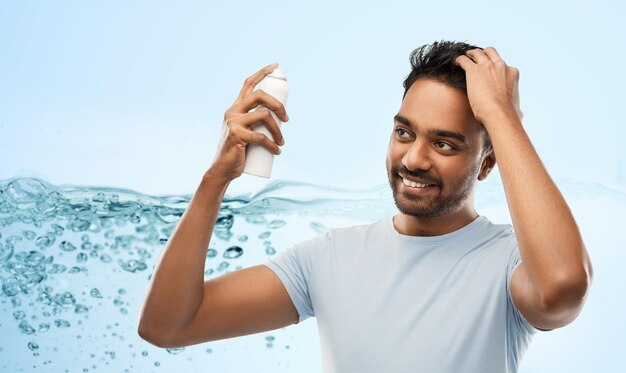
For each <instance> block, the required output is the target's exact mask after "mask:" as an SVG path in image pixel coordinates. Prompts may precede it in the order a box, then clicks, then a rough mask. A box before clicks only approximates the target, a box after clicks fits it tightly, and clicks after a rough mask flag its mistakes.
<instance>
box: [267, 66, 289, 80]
mask: <svg viewBox="0 0 626 373" xmlns="http://www.w3.org/2000/svg"><path fill="white" fill-rule="evenodd" d="M267 76H269V77H272V78H276V79H281V80H285V81H286V80H287V77H286V76H285V73H284V72H283V70H282V69H281V68H280V67H277V68H275V69H274V71H272V72H271V73H269V74H267Z"/></svg>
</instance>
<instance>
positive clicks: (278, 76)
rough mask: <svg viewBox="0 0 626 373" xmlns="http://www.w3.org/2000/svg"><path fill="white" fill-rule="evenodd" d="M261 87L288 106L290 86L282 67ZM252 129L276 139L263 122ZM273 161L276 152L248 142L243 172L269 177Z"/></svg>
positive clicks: (268, 76) (267, 78)
mask: <svg viewBox="0 0 626 373" xmlns="http://www.w3.org/2000/svg"><path fill="white" fill-rule="evenodd" d="M259 89H261V90H263V92H265V93H267V94H269V95H270V96H273V97H274V98H276V99H277V100H278V101H280V102H281V103H282V104H283V106H286V104H287V95H288V93H289V87H288V86H287V78H286V77H285V73H284V72H283V71H282V70H281V69H280V68H276V69H274V71H272V72H271V73H270V74H268V75H266V76H265V78H264V79H263V80H262V81H261V82H260V83H259ZM254 110H255V111H258V110H269V109H268V108H267V107H265V106H264V105H259V106H258V107H257V108H256V109H254ZM270 114H271V115H272V118H274V120H275V121H276V123H277V124H278V127H280V126H281V124H282V122H281V121H280V119H278V116H276V113H274V112H273V111H270ZM251 130H253V131H255V132H259V133H262V134H264V135H265V136H267V137H269V138H270V139H272V140H274V138H273V137H272V135H271V134H270V132H269V131H268V130H267V128H266V127H265V125H263V124H258V125H256V126H254V127H252V128H251ZM273 163H274V154H273V153H272V152H270V151H269V150H267V149H266V148H265V147H263V146H262V145H260V144H248V145H247V146H246V161H245V163H244V168H243V172H245V173H247V174H250V175H256V176H261V177H265V178H269V177H270V175H271V173H272V164H273Z"/></svg>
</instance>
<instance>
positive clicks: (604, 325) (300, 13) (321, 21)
mask: <svg viewBox="0 0 626 373" xmlns="http://www.w3.org/2000/svg"><path fill="white" fill-rule="evenodd" d="M624 10H625V9H624V7H623V5H621V4H620V3H617V2H609V1H594V2H591V1H588V2H582V1H552V2H546V1H541V2H534V1H525V2H515V3H512V2H496V1H493V2H489V1H447V2H445V4H444V3H437V2H431V1H428V2H426V1H423V2H418V1H385V2H384V5H381V4H380V2H373V3H371V4H370V3H368V2H363V1H358V2H357V1H345V2H341V3H340V2H333V1H308V2H303V1H300V2H296V1H291V2H288V1H246V2H243V1H228V2H221V3H213V2H201V1H197V2H194V1H177V2H164V1H133V2H128V1H89V2H78V1H54V2H52V1H48V2H44V1H2V2H0V159H2V161H0V179H8V178H12V177H16V176H34V177H39V178H41V179H44V180H46V181H48V182H51V183H53V184H57V185H58V184H79V185H98V186H111V187H120V188H129V189H134V190H137V191H141V192H142V193H146V194H153V195H163V194H189V193H193V191H194V190H195V187H196V186H197V183H198V181H199V180H200V177H201V176H202V174H203V173H204V171H205V170H206V169H207V167H208V166H209V165H210V163H211V161H212V160H213V157H214V154H215V151H216V149H217V144H218V140H219V134H220V129H221V124H222V117H223V113H224V111H225V110H226V109H227V108H228V107H229V106H230V105H231V104H232V102H233V100H234V99H235V97H236V95H237V94H238V92H239V89H240V87H241V85H242V83H243V80H244V79H245V78H246V77H248V76H249V75H251V74H253V73H254V72H256V71H257V70H258V69H260V68H261V67H263V66H265V65H267V64H269V63H272V62H279V63H280V64H281V67H282V68H283V70H284V71H285V73H286V74H287V78H288V79H289V85H290V95H289V101H288V104H287V110H288V113H289V115H290V118H291V120H290V122H289V123H287V124H285V125H284V126H283V127H282V129H283V134H284V137H285V141H286V144H285V146H283V148H282V149H283V152H282V154H281V155H279V156H278V157H276V159H275V160H274V168H273V172H272V179H292V180H299V181H306V182H311V183H318V184H327V185H334V186H341V187H346V188H366V187H370V186H373V185H376V184H379V183H381V182H385V181H386V179H387V176H386V171H385V156H386V150H387V144H388V139H389V135H390V133H391V128H392V118H393V116H394V114H395V113H396V112H397V110H398V108H399V106H400V101H401V98H402V93H403V88H402V81H403V79H404V77H405V76H406V75H407V74H408V72H409V62H408V55H409V53H410V52H411V51H412V50H413V49H414V48H416V47H418V46H420V45H422V44H426V43H431V42H433V41H435V40H442V39H445V40H458V41H466V42H468V43H470V44H474V45H479V46H481V47H486V46H493V47H495V48H496V49H497V51H498V52H499V53H500V55H501V56H502V58H503V59H504V60H505V61H506V62H507V63H508V64H509V65H511V66H515V67H517V68H518V69H519V70H520V83H519V89H520V102H521V108H522V110H523V112H524V114H525V116H524V127H525V128H526V130H527V132H528V134H529V136H530V138H531V140H532V142H533V144H534V146H535V148H536V150H537V152H538V153H539V155H540V157H541V159H542V160H543V162H544V165H545V166H546V168H547V169H548V171H549V173H550V175H551V176H552V177H553V178H554V179H555V181H556V182H557V184H559V185H565V184H564V183H565V181H566V180H568V182H570V181H576V182H579V183H583V184H584V185H586V186H587V187H588V188H587V189H586V190H587V191H590V192H588V193H589V197H590V198H592V197H593V198H597V197H600V196H601V195H604V197H606V199H605V200H603V201H604V202H602V203H605V204H606V205H613V207H614V208H615V209H614V210H613V212H612V214H602V213H600V212H601V211H599V213H598V214H597V217H596V221H595V225H593V227H594V228H593V230H592V229H591V228H588V229H587V230H583V236H585V237H604V239H603V240H602V245H604V244H606V245H607V246H602V245H599V244H597V245H595V246H593V247H589V248H588V250H589V252H590V255H591V257H592V260H593V261H594V269H595V270H596V276H597V278H602V277H603V276H604V278H605V279H609V280H611V281H607V282H606V283H607V284H609V285H607V286H605V287H603V288H602V289H604V291H603V292H600V291H599V292H598V295H597V298H596V302H597V305H598V306H597V307H599V308H600V307H601V306H602V304H604V305H605V306H607V307H608V306H609V304H607V303H606V302H607V301H608V300H610V299H613V298H614V297H616V296H619V297H621V298H623V296H624V294H625V292H624V285H623V284H624V281H623V280H622V276H621V274H619V273H618V272H617V268H618V267H617V265H615V266H609V267H607V268H606V269H607V271H610V270H615V272H604V275H603V272H602V269H603V267H602V263H615V261H616V260H617V259H618V258H615V257H613V255H614V254H613V253H614V252H619V253H620V255H621V258H622V259H623V258H624V254H623V249H624V248H626V247H625V245H624V242H623V239H618V238H617V237H615V238H614V239H611V237H609V236H607V235H608V234H609V233H610V232H611V231H610V230H609V229H620V227H623V221H624V220H621V219H622V218H623V217H624V215H625V210H624V208H623V205H624V190H625V189H626V155H625V154H624V152H623V148H624V147H623V142H624V138H625V135H626V130H625V128H624V120H623V114H622V113H623V107H624V103H623V102H624V93H623V92H624V87H625V86H626V77H625V76H626V74H624V73H623V64H624V61H626V58H625V57H626V47H625V43H624V41H623V35H626V26H624V23H623V16H624V14H626V12H625V11H624ZM620 35H621V36H620ZM499 177H500V176H499V174H498V173H497V172H494V173H492V174H491V176H490V179H496V180H497V179H499ZM266 183H267V179H261V178H257V177H253V176H249V175H246V174H244V175H242V177H241V178H239V179H237V180H235V181H233V183H232V184H231V186H230V188H229V191H228V194H235V193H243V192H250V191H253V190H257V189H259V188H261V187H262V186H263V185H265V184H266ZM568 185H569V184H568ZM478 193H480V191H478ZM594 206H597V205H594V204H593V203H591V204H590V206H589V207H585V208H584V209H583V208H582V207H581V208H578V209H575V211H574V213H575V216H576V217H577V218H578V217H581V218H582V216H581V215H582V214H584V213H586V212H587V211H590V210H593V209H594ZM599 208H600V210H601V207H599ZM620 222H621V223H620ZM595 242H596V243H598V242H600V241H595ZM620 273H621V272H620ZM592 291H593V289H592ZM603 302H604V303H603ZM619 302H621V303H622V304H623V301H618V304H619ZM591 307H592V306H589V307H588V308H586V309H585V311H583V314H582V315H581V317H580V318H579V319H578V320H577V321H576V322H574V324H572V325H570V326H568V327H566V328H564V329H562V330H556V331H553V332H550V333H546V334H541V335H538V336H537V337H536V338H535V340H534V341H533V343H532V344H531V347H530V348H529V350H528V353H527V354H526V357H525V359H524V360H523V362H522V371H523V372H560V371H562V372H577V371H579V372H588V371H590V370H591V369H594V370H595V371H606V372H609V371H616V370H618V368H617V367H616V366H615V364H617V363H618V362H619V361H620V360H619V353H620V352H622V353H623V350H624V347H625V344H624V342H623V338H618V337H617V336H618V335H620V333H621V335H623V333H622V332H624V331H625V330H624V329H625V327H624V326H623V325H624V323H623V321H622V320H621V319H617V316H616V315H618V313H617V312H613V313H611V316H609V317H606V315H604V316H603V314H602V313H599V312H598V313H593V314H591V313H590V312H591V311H588V309H590V308H591ZM586 313H590V314H589V316H587V314H586ZM591 315H595V316H594V317H595V318H592V316H591ZM585 317H586V318H585ZM296 328H297V326H296ZM593 346H596V347H595V348H593ZM598 346H600V347H598ZM316 351H318V347H317V341H316V340H313V341H312V352H311V353H312V354H314V353H317V352H316Z"/></svg>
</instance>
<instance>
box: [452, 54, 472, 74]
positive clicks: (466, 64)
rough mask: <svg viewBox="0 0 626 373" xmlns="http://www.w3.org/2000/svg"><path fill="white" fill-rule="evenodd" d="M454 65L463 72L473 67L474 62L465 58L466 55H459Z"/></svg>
mask: <svg viewBox="0 0 626 373" xmlns="http://www.w3.org/2000/svg"><path fill="white" fill-rule="evenodd" d="M454 63H455V64H456V65H458V66H461V68H462V69H463V70H465V71H467V69H470V68H471V67H472V66H473V65H474V61H472V60H471V59H470V58H469V57H467V56H466V55H460V56H458V57H457V58H456V59H455V60H454Z"/></svg>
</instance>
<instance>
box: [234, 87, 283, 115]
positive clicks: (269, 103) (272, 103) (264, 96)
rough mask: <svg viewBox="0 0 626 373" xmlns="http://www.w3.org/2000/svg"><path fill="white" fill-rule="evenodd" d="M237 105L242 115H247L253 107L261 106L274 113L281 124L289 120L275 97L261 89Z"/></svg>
mask: <svg viewBox="0 0 626 373" xmlns="http://www.w3.org/2000/svg"><path fill="white" fill-rule="evenodd" d="M239 105H240V106H239ZM239 105H238V106H239V107H238V110H240V111H241V112H242V113H247V112H248V111H250V110H252V109H254V108H255V107H257V106H259V105H263V106H265V107H266V108H268V109H270V110H272V111H273V112H275V113H276V115H278V117H279V118H280V119H281V120H282V121H283V122H287V121H288V120H289V116H288V115H287V111H286V110H285V106H284V105H283V104H282V103H281V102H280V101H278V99H276V97H274V96H272V95H270V94H268V93H267V92H265V91H263V90H262V89H259V90H256V91H255V92H254V93H253V94H251V95H248V96H246V97H244V98H243V100H242V101H241V102H240V104H239Z"/></svg>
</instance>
